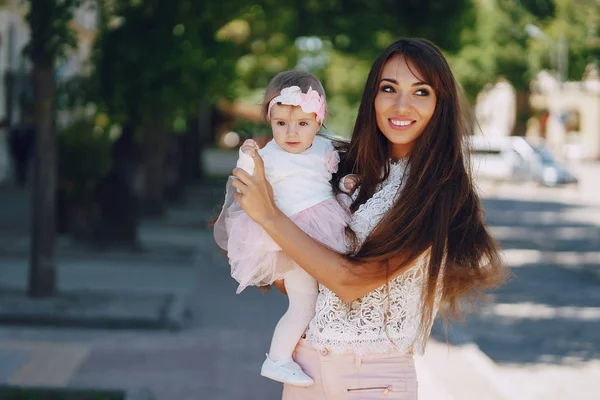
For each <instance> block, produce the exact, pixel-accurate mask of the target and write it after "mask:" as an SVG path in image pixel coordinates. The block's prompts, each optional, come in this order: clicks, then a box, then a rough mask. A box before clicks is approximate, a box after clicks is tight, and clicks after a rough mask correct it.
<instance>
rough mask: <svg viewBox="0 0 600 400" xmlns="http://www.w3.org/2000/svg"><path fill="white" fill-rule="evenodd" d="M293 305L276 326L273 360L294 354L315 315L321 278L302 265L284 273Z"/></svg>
mask: <svg viewBox="0 0 600 400" xmlns="http://www.w3.org/2000/svg"><path fill="white" fill-rule="evenodd" d="M284 279H285V289H286V291H287V295H288V300H289V306H288V310H287V311H286V313H285V314H284V315H283V317H281V319H280V320H279V322H278V323H277V327H276V328H275V333H274V334H273V339H272V341H271V349H270V350H269V358H270V359H271V360H273V361H278V360H282V359H285V358H289V357H291V356H292V353H293V352H294V348H295V347H296V344H297V343H298V340H300V336H302V334H303V333H304V331H305V329H306V327H307V326H308V324H309V323H310V320H311V319H312V317H313V316H314V315H315V305H316V302H317V294H318V285H317V281H316V280H315V279H314V278H313V277H312V276H310V275H309V274H308V273H306V272H305V271H304V270H303V269H302V268H300V267H296V268H294V269H293V270H291V271H290V272H288V273H286V274H285V275H284Z"/></svg>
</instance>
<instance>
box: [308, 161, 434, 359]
mask: <svg viewBox="0 0 600 400" xmlns="http://www.w3.org/2000/svg"><path fill="white" fill-rule="evenodd" d="M405 171H406V162H405V161H404V160H401V161H399V162H398V163H393V164H391V168H390V175H389V176H388V178H387V179H386V180H385V181H384V182H383V183H382V184H381V185H380V188H379V190H378V191H377V192H376V193H375V194H374V195H373V197H371V198H370V199H369V200H368V201H367V202H365V203H364V204H362V205H361V206H360V207H359V208H358V210H356V212H355V213H354V214H353V215H352V219H351V222H350V227H351V228H352V229H353V230H354V232H355V233H356V235H357V238H358V240H359V243H362V242H363V241H364V240H365V239H366V237H367V236H368V235H369V233H370V232H371V231H372V230H373V228H375V226H376V225H377V224H378V223H379V221H380V220H381V218H382V217H383V216H384V214H385V213H386V212H387V211H388V210H389V208H390V206H391V205H392V204H393V202H394V200H396V199H397V197H398V196H399V194H400V191H401V190H402V187H403V182H404V181H405V179H404V178H405V176H404V174H405ZM426 265H427V263H426V259H425V256H421V257H420V258H419V259H418V260H417V262H416V263H415V265H414V266H413V267H412V268H410V269H409V270H408V271H406V272H405V273H404V274H402V275H399V276H398V277H396V278H395V279H394V280H392V281H391V282H390V283H389V302H388V292H387V290H386V286H385V285H383V286H381V287H380V288H378V289H375V290H374V291H372V292H371V293H369V294H367V295H365V296H364V297H362V298H360V299H358V300H355V301H353V302H350V303H345V302H343V301H342V300H341V299H340V298H339V297H338V296H336V295H335V294H334V293H333V292H332V291H330V290H329V289H327V288H326V287H325V286H323V285H320V288H319V289H320V290H319V297H318V299H317V306H316V314H315V316H314V317H313V319H312V321H311V322H310V325H309V327H308V329H307V331H306V340H307V341H308V342H310V343H311V345H312V346H313V347H315V348H317V349H322V348H327V349H328V350H330V351H333V352H334V353H337V354H341V353H347V352H353V353H355V354H360V355H363V354H367V353H387V352H390V351H394V350H398V351H401V352H409V351H414V352H415V353H417V354H422V353H423V350H424V345H425V344H424V343H419V342H417V337H418V330H419V324H420V321H421V294H422V289H423V284H424V280H423V278H424V276H425V274H426ZM386 312H388V316H387V320H386V319H385V313H386ZM384 322H385V324H384Z"/></svg>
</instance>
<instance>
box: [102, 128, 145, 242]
mask: <svg viewBox="0 0 600 400" xmlns="http://www.w3.org/2000/svg"><path fill="white" fill-rule="evenodd" d="M112 159H113V163H112V164H113V165H112V169H111V171H110V173H109V174H108V175H107V176H106V177H105V178H104V179H103V180H102V181H101V182H100V183H99V184H98V188H97V190H96V193H95V198H96V201H98V203H99V205H100V221H99V225H98V227H97V231H96V239H97V241H98V244H100V245H102V246H111V247H114V246H117V247H125V248H129V249H137V248H139V240H138V239H139V238H138V224H139V210H138V203H139V197H140V193H138V192H137V191H136V187H137V186H138V180H139V173H138V171H139V162H140V160H139V155H138V151H137V147H136V145H135V143H134V133H133V130H132V127H131V124H125V125H124V126H123V133H122V135H121V137H120V138H119V139H117V141H116V142H115V144H114V145H113V151H112Z"/></svg>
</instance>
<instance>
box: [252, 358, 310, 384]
mask: <svg viewBox="0 0 600 400" xmlns="http://www.w3.org/2000/svg"><path fill="white" fill-rule="evenodd" d="M260 374H261V375H262V376H264V377H265V378H269V379H273V380H274V381H277V382H282V383H287V384H288V385H293V386H300V387H306V386H310V385H312V384H313V383H315V382H314V381H313V380H312V378H311V377H310V376H308V375H306V374H305V373H304V371H302V368H301V367H300V366H299V365H298V364H296V362H295V361H294V360H293V359H292V357H288V358H284V359H282V360H278V361H273V360H271V359H270V358H269V355H268V354H267V359H266V360H265V362H264V363H263V365H262V368H261V369H260Z"/></svg>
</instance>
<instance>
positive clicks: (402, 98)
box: [394, 93, 410, 112]
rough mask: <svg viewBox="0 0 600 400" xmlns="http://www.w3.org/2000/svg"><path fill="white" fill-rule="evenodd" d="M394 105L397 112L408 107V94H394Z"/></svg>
mask: <svg viewBox="0 0 600 400" xmlns="http://www.w3.org/2000/svg"><path fill="white" fill-rule="evenodd" d="M394 105H395V107H396V110H397V111H398V112H402V111H407V110H409V109H410V96H409V95H408V94H407V93H398V95H397V96H396V101H395V104H394Z"/></svg>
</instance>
